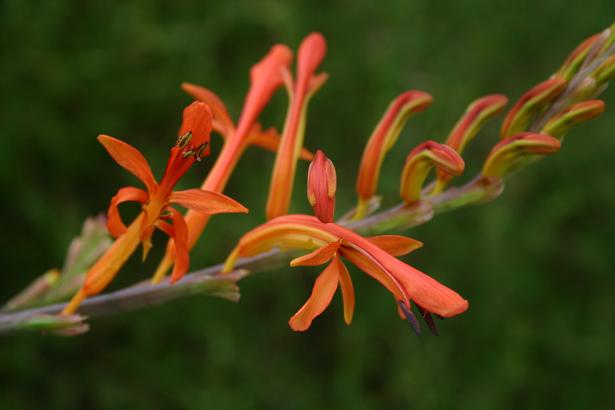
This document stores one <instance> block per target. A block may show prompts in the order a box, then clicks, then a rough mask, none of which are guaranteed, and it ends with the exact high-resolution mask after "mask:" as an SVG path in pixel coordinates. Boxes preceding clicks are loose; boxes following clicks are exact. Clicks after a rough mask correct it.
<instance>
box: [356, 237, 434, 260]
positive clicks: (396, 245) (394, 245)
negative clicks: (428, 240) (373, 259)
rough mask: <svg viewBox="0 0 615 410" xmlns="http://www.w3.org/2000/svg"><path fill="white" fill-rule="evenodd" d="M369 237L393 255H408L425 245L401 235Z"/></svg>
mask: <svg viewBox="0 0 615 410" xmlns="http://www.w3.org/2000/svg"><path fill="white" fill-rule="evenodd" d="M367 239H369V241H370V242H371V243H373V244H374V245H376V246H377V247H379V248H380V249H382V250H383V251H385V252H386V253H388V254H389V255H392V256H402V255H407V254H409V253H410V252H413V251H415V250H417V249H419V248H421V247H422V246H423V242H421V241H417V240H416V239H412V238H408V237H407V236H400V235H379V236H371V237H369V238H367Z"/></svg>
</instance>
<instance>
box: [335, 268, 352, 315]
mask: <svg viewBox="0 0 615 410" xmlns="http://www.w3.org/2000/svg"><path fill="white" fill-rule="evenodd" d="M336 259H337V260H338V261H339V264H340V269H339V276H340V289H341V290H342V301H343V302H344V322H346V324H347V325H349V324H350V323H351V322H352V316H353V314H354V287H353V286H352V280H351V279H350V274H349V273H348V269H346V265H344V262H342V261H341V259H339V258H336Z"/></svg>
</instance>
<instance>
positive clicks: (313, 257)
mask: <svg viewBox="0 0 615 410" xmlns="http://www.w3.org/2000/svg"><path fill="white" fill-rule="evenodd" d="M340 245H341V243H340V241H337V242H331V243H328V244H326V245H325V246H322V247H320V248H318V249H316V250H315V251H313V252H310V253H308V254H307V255H303V256H299V257H298V258H295V259H293V260H292V261H290V266H292V267H295V266H318V265H322V264H323V263H326V262H328V261H329V260H330V259H331V258H332V257H333V255H335V252H337V250H338V249H339V247H340Z"/></svg>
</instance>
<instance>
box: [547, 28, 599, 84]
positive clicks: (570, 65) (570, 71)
mask: <svg viewBox="0 0 615 410" xmlns="http://www.w3.org/2000/svg"><path fill="white" fill-rule="evenodd" d="M600 36H601V35H600V33H598V34H594V35H593V36H591V37H589V38H587V39H585V41H583V42H582V43H581V44H579V45H578V46H577V48H575V49H574V50H573V51H572V53H570V55H568V57H567V58H566V60H565V61H564V64H562V66H561V68H560V69H559V70H557V73H555V75H556V76H557V77H561V78H564V79H565V80H570V79H571V78H572V77H573V76H574V75H575V74H576V73H577V72H578V71H579V68H581V66H582V65H583V63H584V62H585V59H586V58H587V56H588V54H589V52H590V50H591V49H592V47H593V46H594V45H595V44H596V42H597V41H598V40H600Z"/></svg>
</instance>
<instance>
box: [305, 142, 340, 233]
mask: <svg viewBox="0 0 615 410" xmlns="http://www.w3.org/2000/svg"><path fill="white" fill-rule="evenodd" d="M336 190H337V177H336V174H335V167H334V166H333V163H332V162H331V160H330V159H329V158H327V157H326V155H325V154H324V153H323V152H322V151H320V150H318V151H317V152H316V156H315V157H314V160H312V162H311V163H310V167H309V169H308V177H307V197H308V201H309V202H310V205H311V206H312V209H313V210H314V215H316V217H317V218H318V219H320V220H321V221H322V222H325V223H329V222H333V215H334V212H335V191H336Z"/></svg>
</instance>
